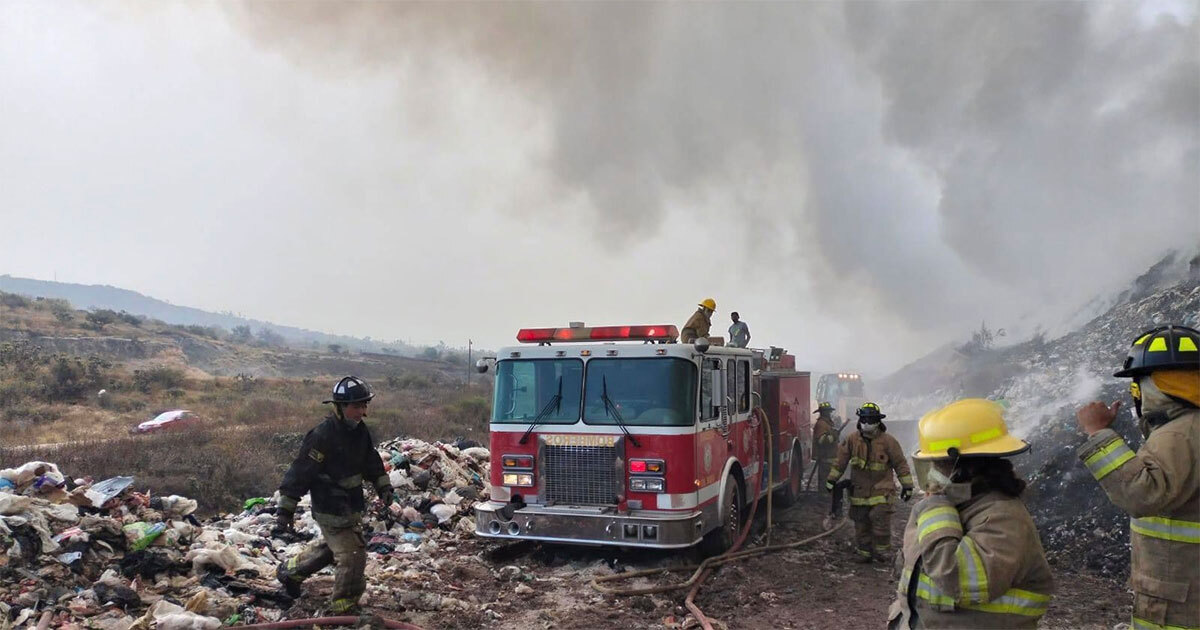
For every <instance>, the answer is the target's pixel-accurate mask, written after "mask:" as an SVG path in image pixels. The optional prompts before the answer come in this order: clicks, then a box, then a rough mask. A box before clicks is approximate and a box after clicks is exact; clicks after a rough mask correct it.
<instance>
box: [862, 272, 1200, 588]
mask: <svg viewBox="0 0 1200 630" xmlns="http://www.w3.org/2000/svg"><path fill="white" fill-rule="evenodd" d="M1198 260H1200V258H1194V257H1188V256H1179V255H1173V256H1168V257H1167V258H1165V259H1163V261H1161V262H1160V263H1158V264H1157V265H1155V266H1154V267H1153V268H1151V269H1150V270H1148V271H1147V272H1146V273H1145V274H1144V275H1142V276H1141V277H1139V278H1138V279H1137V280H1136V281H1135V282H1134V283H1133V284H1132V285H1131V286H1130V287H1129V288H1128V289H1127V290H1125V291H1123V292H1122V293H1120V294H1119V295H1116V296H1113V297H1112V299H1111V300H1109V301H1108V302H1109V303H1111V306H1110V307H1109V308H1107V309H1106V310H1105V311H1104V312H1103V314H1101V315H1099V316H1097V317H1094V318H1093V319H1091V320H1090V321H1088V322H1087V323H1086V324H1084V325H1083V326H1082V327H1080V328H1078V329H1076V330H1074V331H1072V332H1070V333H1068V334H1066V335H1063V336H1061V337H1059V338H1056V339H1045V338H1042V337H1036V338H1034V339H1031V340H1028V341H1025V342H1022V343H1019V344H1016V345H1012V346H1008V347H996V348H980V347H973V346H972V345H971V344H951V345H948V346H944V347H942V348H939V349H938V350H937V351H935V352H934V353H932V354H931V355H929V356H927V357H924V358H922V359H921V360H918V361H916V362H914V363H912V364H910V365H909V366H906V367H905V368H904V369H902V370H900V371H898V372H897V373H895V374H893V375H891V376H889V377H888V378H886V379H884V380H883V381H881V382H880V383H879V384H878V386H877V387H878V389H877V390H876V391H881V392H883V395H881V396H879V398H880V403H881V404H882V405H883V406H884V408H885V409H887V410H888V411H889V413H895V414H897V415H899V416H901V417H919V416H920V415H922V414H924V413H925V412H927V411H929V410H931V409H934V408H936V407H937V406H939V405H942V404H945V403H947V402H950V401H952V400H955V399H958V398H963V397H970V396H978V397H988V398H993V399H997V400H1002V401H1004V403H1005V404H1006V405H1007V406H1008V418H1009V423H1010V426H1011V428H1012V430H1013V431H1014V433H1016V434H1018V435H1020V436H1022V437H1023V438H1025V439H1026V440H1028V441H1029V442H1031V443H1032V445H1033V448H1032V450H1031V452H1030V453H1029V454H1027V455H1024V456H1021V457H1018V458H1017V465H1018V467H1019V469H1020V471H1021V472H1022V474H1024V475H1025V476H1026V478H1027V479H1028V480H1029V481H1030V488H1029V490H1028V491H1027V494H1026V498H1027V500H1028V502H1029V505H1030V509H1031V511H1032V512H1033V513H1034V518H1035V521H1036V522H1037V523H1038V526H1039V528H1040V530H1041V533H1042V540H1043V543H1044V544H1045V545H1046V547H1047V551H1048V553H1049V555H1050V557H1051V559H1052V560H1053V561H1055V562H1058V563H1062V565H1063V566H1067V567H1074V568H1078V569H1087V570H1091V571H1095V572H1098V573H1101V574H1105V575H1117V576H1120V575H1123V574H1125V573H1126V572H1127V571H1128V558H1129V554H1128V540H1129V538H1128V531H1127V530H1128V518H1127V517H1126V516H1125V515H1124V514H1122V513H1120V512H1119V511H1118V510H1116V509H1115V508H1113V507H1112V506H1111V504H1110V503H1109V502H1108V500H1107V499H1106V497H1105V496H1104V493H1103V492H1102V491H1101V490H1100V488H1099V486H1098V485H1097V484H1096V483H1095V482H1094V481H1093V480H1092V478H1091V476H1090V475H1089V474H1088V473H1087V470H1086V469H1084V468H1083V466H1082V465H1081V464H1080V463H1079V461H1078V459H1077V458H1076V455H1075V448H1076V447H1077V446H1078V445H1079V444H1081V443H1082V442H1083V441H1084V437H1083V435H1082V434H1081V433H1079V431H1078V429H1077V428H1076V423H1075V416H1074V411H1075V409H1077V408H1078V407H1079V406H1081V405H1082V404H1083V403H1085V402H1089V401H1091V400H1105V401H1113V400H1123V401H1124V400H1126V399H1127V398H1128V390H1127V387H1128V385H1127V381H1125V380H1121V379H1116V378H1112V377H1111V374H1112V372H1114V371H1115V370H1116V369H1117V368H1118V367H1119V366H1120V364H1121V362H1122V361H1123V360H1124V358H1125V354H1126V351H1127V349H1128V345H1129V342H1130V341H1131V340H1132V339H1133V337H1134V335H1136V334H1137V333H1138V332H1140V331H1142V330H1144V329H1146V328H1149V327H1151V326H1153V325H1155V324H1159V323H1167V322H1174V323H1183V324H1187V325H1190V326H1197V325H1200V268H1198V265H1197V261H1198ZM1129 408H1131V406H1129V405H1127V407H1126V409H1127V410H1128V409H1129ZM1114 428H1116V429H1117V430H1118V431H1120V432H1121V433H1123V434H1124V435H1125V438H1126V439H1127V440H1129V442H1130V444H1131V445H1134V446H1135V448H1136V446H1137V445H1140V444H1141V441H1142V440H1141V436H1140V435H1139V434H1138V433H1137V430H1136V421H1135V419H1134V418H1133V416H1132V412H1131V411H1124V412H1122V415H1121V417H1120V418H1119V419H1118V422H1117V424H1116V425H1115V426H1114ZM1067 498H1069V499H1070V500H1064V499H1067Z"/></svg>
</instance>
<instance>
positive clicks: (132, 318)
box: [117, 311, 143, 328]
mask: <svg viewBox="0 0 1200 630" xmlns="http://www.w3.org/2000/svg"><path fill="white" fill-rule="evenodd" d="M117 319H119V320H121V321H123V322H125V323H126V324H129V325H130V326H133V327H134V328H137V327H139V326H141V325H142V321H143V320H142V318H141V317H138V316H137V315H134V314H133V313H126V312H125V311H121V312H120V313H117Z"/></svg>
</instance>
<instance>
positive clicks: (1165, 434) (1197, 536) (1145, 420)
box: [1076, 326, 1200, 630]
mask: <svg viewBox="0 0 1200 630" xmlns="http://www.w3.org/2000/svg"><path fill="white" fill-rule="evenodd" d="M1113 376H1118V377H1129V378H1131V379H1133V381H1132V382H1131V383H1130V386H1129V390H1130V393H1131V394H1132V396H1133V406H1134V411H1135V413H1136V415H1137V418H1138V428H1139V429H1140V431H1141V434H1142V437H1143V438H1144V439H1145V443H1143V444H1142V447H1141V448H1140V449H1138V451H1137V453H1134V452H1133V449H1131V448H1130V447H1129V445H1128V444H1127V443H1126V442H1125V440H1124V439H1122V438H1121V436H1120V435H1119V434H1117V432H1116V431H1114V430H1113V429H1111V428H1110V426H1111V425H1112V423H1113V420H1115V419H1116V416H1117V411H1118V410H1119V409H1120V406H1121V403H1120V402H1114V403H1113V404H1112V406H1106V405H1105V404H1104V403H1102V402H1093V403H1089V404H1087V405H1085V406H1084V407H1083V408H1081V409H1080V410H1079V411H1078V412H1076V418H1077V419H1078V422H1079V427H1080V428H1081V429H1082V430H1083V431H1084V432H1085V433H1087V434H1088V440H1087V442H1086V443H1084V445H1083V446H1082V447H1080V449H1079V457H1080V458H1081V459H1082V460H1083V463H1084V465H1085V466H1087V468H1088V470H1089V471H1091V473H1092V476H1093V477H1095V478H1096V480H1097V481H1099V482H1100V486H1101V487H1102V488H1104V492H1105V493H1107V494H1108V498H1109V500H1111V501H1112V502H1113V503H1114V504H1115V505H1116V506H1117V507H1119V508H1121V509H1122V510H1125V511H1126V512H1128V513H1129V516H1130V517H1131V520H1130V523H1129V530H1130V534H1129V537H1130V539H1131V540H1130V547H1131V560H1130V576H1129V586H1130V587H1131V588H1132V589H1133V628H1135V629H1136V630H1149V629H1155V630H1158V629H1162V628H1200V333H1198V332H1197V331H1196V330H1194V329H1192V328H1188V327H1186V326H1159V327H1157V328H1154V329H1152V330H1148V331H1146V332H1144V333H1142V334H1141V335H1139V336H1138V337H1137V339H1136V340H1134V342H1133V346H1132V348H1131V349H1130V351H1129V356H1128V357H1127V358H1126V359H1125V364H1124V366H1123V367H1122V369H1121V371H1119V372H1117V373H1116V374H1114V375H1113Z"/></svg>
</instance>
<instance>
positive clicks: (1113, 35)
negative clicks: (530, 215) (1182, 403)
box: [230, 2, 1200, 331]
mask: <svg viewBox="0 0 1200 630" xmlns="http://www.w3.org/2000/svg"><path fill="white" fill-rule="evenodd" d="M1139 10H1141V9H1140V8H1139V7H1137V6H1135V5H1132V4H1113V3H982V4H981V3H940V2H925V3H902V4H887V3H875V2H850V3H844V4H841V5H834V4H826V3H822V4H816V3H763V4H745V3H737V4H735V3H710V4H702V5H695V4H664V3H654V4H642V3H549V4H531V3H482V4H469V3H450V4H424V3H415V4H407V3H360V4H350V5H346V4H334V3H324V2H318V3H310V4H301V5H298V4H297V3H250V4H246V5H240V6H239V7H238V8H237V9H236V10H233V11H231V13H230V16H231V18H232V20H233V22H234V23H235V24H237V25H239V27H241V28H243V29H244V30H245V32H247V33H249V34H250V35H251V36H252V37H253V38H254V39H255V40H256V41H257V42H259V43H260V44H261V45H262V46H264V47H266V48H268V49H271V50H277V51H281V52H283V53H284V54H286V55H287V56H288V57H289V58H290V59H292V60H293V61H295V62H296V63H298V64H300V65H302V66H304V67H307V68H310V69H312V70H314V71H318V72H327V73H344V72H380V73H389V72H390V73H396V74H397V76H401V77H403V80H412V79H414V77H420V76H421V74H422V72H435V71H436V70H437V68H436V66H429V67H421V66H422V64H427V63H428V61H427V60H428V59H431V58H436V57H438V56H439V55H443V54H449V55H451V56H455V57H457V58H459V59H460V60H462V61H463V62H465V63H468V64H475V65H477V66H478V67H479V68H480V69H481V70H482V71H483V72H484V73H485V76H486V77H487V80H488V81H491V82H493V83H495V84H496V86H497V88H498V89H515V90H519V91H521V92H522V93H524V94H525V95H526V98H527V100H528V101H529V102H531V103H533V104H535V107H537V108H539V111H540V112H541V114H542V115H543V116H545V117H546V119H547V120H548V121H549V125H550V130H551V131H550V139H549V146H548V147H547V149H546V152H545V155H544V156H543V157H542V160H541V166H542V167H543V169H544V172H543V173H541V175H543V176H545V177H546V187H547V189H548V190H552V191H554V194H555V195H558V196H559V198H558V199H557V201H563V202H565V201H566V200H573V201H576V202H581V204H582V207H585V208H587V209H588V210H590V212H591V213H592V222H593V224H594V225H595V229H596V230H597V232H598V233H600V234H601V235H602V236H603V237H604V238H606V240H607V242H608V243H609V244H610V245H612V246H616V247H618V248H620V247H628V246H629V245H630V244H631V243H633V242H637V241H638V240H639V239H642V238H648V237H650V236H652V235H655V234H659V233H662V232H671V233H680V234H686V233H687V229H688V224H684V225H678V224H668V223H667V217H668V214H669V213H668V209H669V208H672V207H677V208H683V209H685V214H686V215H687V216H689V217H691V218H692V219H691V225H714V224H715V225H724V226H728V227H727V228H725V229H726V231H727V233H728V234H730V235H731V236H733V237H734V238H736V239H738V240H737V241H736V242H739V243H741V244H744V245H746V247H745V248H744V249H745V250H746V253H747V254H749V255H752V256H755V255H757V256H760V257H761V259H762V260H775V261H776V262H779V261H791V262H790V264H786V265H783V266H784V267H787V269H786V271H781V272H780V274H779V277H781V278H782V277H786V276H789V275H795V274H796V273H797V272H802V273H805V274H806V275H807V276H808V277H807V279H808V281H809V283H810V286H811V288H812V289H813V290H815V291H817V292H822V293H824V294H825V295H826V296H828V297H827V298H826V299H828V300H829V302H830V304H831V307H833V308H841V309H844V310H847V311H849V310H860V309H867V310H875V309H882V310H886V311H889V312H892V313H895V314H897V315H899V316H900V317H901V318H903V320H905V321H906V322H907V324H908V325H910V326H912V327H914V328H915V329H917V330H926V331H930V330H935V329H938V328H942V327H945V326H947V325H950V326H961V325H963V324H965V323H969V324H973V323H974V322H975V321H976V320H977V319H978V317H979V314H980V312H981V310H980V307H981V305H986V306H985V307H984V308H986V309H994V310H995V311H999V312H1000V313H1001V314H1002V315H1007V316H1012V315H1015V314H1017V313H1019V312H1021V311H1022V310H1029V308H1030V307H1029V303H1030V302H1034V303H1038V302H1041V303H1059V304H1071V305H1076V304H1079V303H1082V302H1083V301H1085V300H1086V299H1087V298H1089V297H1091V296H1092V295H1094V294H1095V293H1096V292H1097V291H1098V290H1100V289H1102V288H1107V286H1105V285H1106V283H1112V284H1117V283H1119V282H1124V281H1127V280H1128V279H1130V278H1131V277H1132V276H1133V275H1136V273H1137V272H1138V271H1139V270H1142V269H1144V268H1145V267H1146V266H1148V265H1149V264H1150V263H1152V262H1153V261H1154V260H1155V259H1156V258H1157V257H1158V256H1159V255H1160V254H1161V252H1162V251H1164V250H1165V249H1168V248H1171V247H1176V246H1180V245H1188V244H1190V243H1192V242H1194V241H1195V239H1196V236H1197V235H1198V234H1200V219H1198V218H1197V217H1200V180H1198V179H1197V178H1196V177H1195V173H1197V172H1200V142H1198V133H1200V68H1198V64H1197V56H1196V54H1195V51H1196V50H1197V49H1200V39H1198V37H1197V33H1198V29H1197V22H1196V19H1195V15H1194V13H1192V14H1190V15H1184V16H1183V17H1182V18H1178V17H1175V16H1171V15H1151V16H1143V15H1139V14H1138V11H1139ZM1181 19H1182V20H1183V21H1185V22H1186V23H1181ZM398 89H399V88H398ZM485 115H486V114H485ZM555 207H556V204H554V203H549V204H546V206H545V208H546V209H545V211H544V212H545V213H548V214H552V213H554V212H555V210H554V208H555ZM765 251H770V252H771V253H770V254H769V255H767V254H764V253H763V252H765ZM847 281H848V282H847ZM847 286H849V287H853V288H852V289H847ZM989 319H995V318H994V317H989Z"/></svg>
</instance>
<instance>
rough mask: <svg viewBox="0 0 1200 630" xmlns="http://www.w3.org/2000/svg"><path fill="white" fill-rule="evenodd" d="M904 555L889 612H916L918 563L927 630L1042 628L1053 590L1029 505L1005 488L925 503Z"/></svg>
mask: <svg viewBox="0 0 1200 630" xmlns="http://www.w3.org/2000/svg"><path fill="white" fill-rule="evenodd" d="M900 560H901V566H902V567H903V569H902V570H901V573H900V576H899V582H898V584H897V586H896V594H897V597H896V601H894V602H893V603H892V607H891V609H890V610H889V614H888V617H889V619H893V620H896V619H901V618H903V619H907V618H908V617H909V614H908V613H909V608H908V589H909V586H910V583H911V581H912V578H913V571H914V570H916V567H917V563H918V561H919V562H920V573H919V575H918V576H917V581H916V584H915V588H914V589H913V590H914V594H915V596H916V603H917V613H918V614H917V616H918V618H919V619H920V627H923V628H1035V627H1037V623H1038V619H1040V618H1041V616H1042V615H1044V614H1045V613H1046V609H1047V608H1048V607H1049V606H1050V599H1051V595H1052V593H1053V592H1054V580H1053V578H1052V577H1051V574H1050V565H1049V564H1047V563H1046V555H1045V552H1044V551H1043V550H1042V543H1041V539H1040V538H1039V537H1038V533H1037V528H1036V527H1034V524H1033V519H1032V518H1031V517H1030V516H1029V512H1028V510H1026V509H1025V504H1024V503H1022V502H1021V500H1020V499H1016V498H1013V497H1009V496H1007V495H1005V494H1002V493H1000V492H986V493H984V494H982V495H979V496H976V497H972V498H971V499H969V500H968V501H966V502H964V503H962V504H960V505H958V506H954V505H951V503H950V501H949V499H947V498H946V497H945V495H940V494H937V495H932V496H930V497H928V498H926V499H925V500H923V501H921V502H920V503H918V504H917V505H916V506H915V507H914V508H913V510H912V513H911V514H910V515H909V519H908V526H907V527H906V528H905V530H904V549H903V550H902V551H901V558H900Z"/></svg>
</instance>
